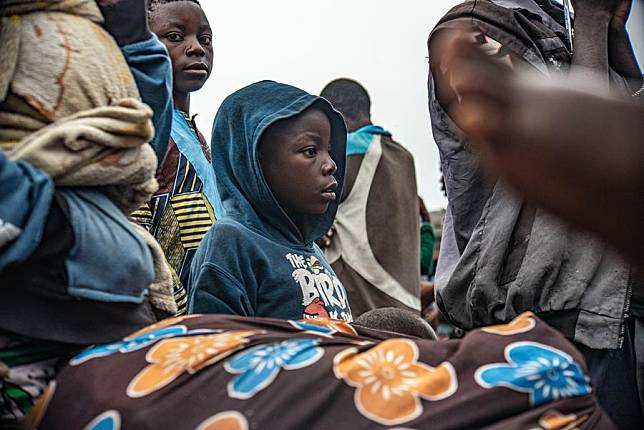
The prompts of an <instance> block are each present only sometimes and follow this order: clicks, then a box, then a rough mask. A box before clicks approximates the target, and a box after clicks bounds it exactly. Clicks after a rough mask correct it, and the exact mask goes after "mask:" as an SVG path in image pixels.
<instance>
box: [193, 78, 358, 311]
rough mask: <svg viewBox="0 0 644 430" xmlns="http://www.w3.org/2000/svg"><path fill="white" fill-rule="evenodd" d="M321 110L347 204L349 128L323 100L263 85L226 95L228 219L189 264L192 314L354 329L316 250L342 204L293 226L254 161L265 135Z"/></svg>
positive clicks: (223, 136)
mask: <svg viewBox="0 0 644 430" xmlns="http://www.w3.org/2000/svg"><path fill="white" fill-rule="evenodd" d="M313 105H315V106H316V107H318V108H319V109H321V110H322V111H323V112H324V113H326V115H327V117H328V119H329V122H330V123H331V153H332V157H333V160H334V161H335V163H336V164H337V167H338V168H337V171H336V172H335V175H334V176H335V179H336V181H337V182H338V189H337V191H336V195H337V196H338V199H339V196H341V195H342V185H343V182H344V171H345V161H346V126H345V125H344V120H343V119H342V116H341V115H340V114H339V113H338V112H337V111H335V110H334V109H333V108H332V107H331V105H330V104H329V103H328V102H327V101H326V100H324V99H322V98H320V97H316V96H313V95H310V94H308V93H306V92H304V91H302V90H300V89H298V88H295V87H292V86H289V85H284V84H279V83H276V82H271V81H262V82H258V83H255V84H253V85H250V86H248V87H245V88H242V89H241V90H239V91H237V92H235V93H234V94H232V95H230V96H229V97H228V98H226V100H224V102H223V104H222V105H221V107H220V108H219V111H218V112H217V116H216V118H215V123H214V126H213V132H212V160H213V161H212V163H213V167H214V169H215V171H216V172H217V187H218V190H219V194H220V196H221V199H222V203H223V207H224V211H225V215H224V217H223V218H222V219H220V220H219V222H217V224H215V226H214V227H213V228H212V229H211V230H210V231H209V232H208V233H207V235H206V236H205V237H204V239H203V241H202V242H201V245H200V247H199V249H198V251H197V254H196V256H195V258H194V261H193V264H192V271H191V276H190V285H189V289H188V294H189V298H188V312H190V313H224V314H235V315H243V316H257V317H272V318H281V319H301V318H306V317H318V316H319V317H329V318H334V319H342V320H348V321H351V320H352V317H351V309H350V307H349V303H348V299H347V293H346V291H345V289H344V287H343V286H342V284H341V283H340V280H339V279H338V278H337V276H336V275H335V273H334V272H333V269H331V266H330V265H329V264H328V262H327V261H326V259H325V258H324V255H323V253H322V251H321V250H320V248H318V246H317V245H315V243H314V240H316V239H318V238H320V237H322V236H323V235H324V234H325V233H326V232H327V231H328V230H329V228H330V227H331V225H332V224H333V220H334V218H335V214H336V211H337V209H338V200H336V201H334V202H332V203H331V204H329V207H328V209H327V211H326V212H325V213H324V214H322V215H309V216H306V217H303V218H305V219H304V220H303V221H302V220H300V221H298V225H296V224H295V223H294V222H293V220H291V218H290V217H289V216H288V215H287V214H286V213H285V212H284V210H283V209H282V207H281V206H280V205H279V203H278V202H277V200H276V199H275V197H274V196H273V193H272V192H271V190H270V188H269V186H268V183H267V182H266V179H265V178H264V174H263V172H262V168H261V166H260V162H259V157H258V145H259V141H260V138H261V136H262V134H263V133H264V131H266V129H267V128H268V127H269V126H270V125H271V124H273V123H275V122H276V121H278V120H281V119H286V118H291V117H293V116H296V115H298V114H300V113H302V112H303V111H304V110H306V109H307V108H309V107H311V106H313Z"/></svg>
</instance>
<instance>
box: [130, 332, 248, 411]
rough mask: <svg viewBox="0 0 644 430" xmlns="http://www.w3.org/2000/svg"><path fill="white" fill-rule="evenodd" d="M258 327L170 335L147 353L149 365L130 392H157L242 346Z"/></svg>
mask: <svg viewBox="0 0 644 430" xmlns="http://www.w3.org/2000/svg"><path fill="white" fill-rule="evenodd" d="M254 334H257V332H256V331H247V330H243V331H230V332H226V333H220V334H212V335H205V336H188V337H177V338H172V339H166V340H163V341H160V342H159V343H157V344H156V345H155V346H154V347H152V348H151V349H150V350H149V351H148V353H147V354H146V356H145V359H146V360H147V362H148V363H150V365H149V366H147V367H146V368H144V369H143V370H142V371H141V372H139V373H138V374H137V375H136V376H135V377H134V379H132V381H131V382H130V384H129V385H128V387H127V395H128V396H129V397H132V398H139V397H144V396H147V395H148V394H150V393H153V392H155V391H157V390H159V389H161V388H163V387H165V386H166V385H168V384H169V383H170V382H172V381H174V380H175V379H177V378H178V377H179V376H180V375H182V374H183V373H184V372H187V373H189V374H195V373H197V372H198V371H200V370H201V369H203V368H204V367H207V366H210V365H212V364H214V363H216V362H218V361H219V360H221V359H223V358H225V357H227V356H229V355H230V354H232V353H233V352H235V351H237V350H239V349H241V348H242V347H243V346H244V345H245V344H247V343H248V342H249V340H248V337H250V336H252V335H254Z"/></svg>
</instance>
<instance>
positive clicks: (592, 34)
mask: <svg viewBox="0 0 644 430" xmlns="http://www.w3.org/2000/svg"><path fill="white" fill-rule="evenodd" d="M572 3H573V7H574V8H575V23H574V30H575V31H574V34H575V37H574V43H573V48H574V49H573V51H574V54H573V56H572V65H571V74H573V75H575V76H577V77H578V78H579V79H586V78H592V79H595V80H596V81H597V83H598V84H601V85H602V86H603V87H604V88H605V89H608V87H609V83H610V80H609V74H608V67H609V61H608V27H609V24H610V21H611V19H612V18H613V13H614V11H615V10H616V8H617V5H618V3H619V0H573V2H572Z"/></svg>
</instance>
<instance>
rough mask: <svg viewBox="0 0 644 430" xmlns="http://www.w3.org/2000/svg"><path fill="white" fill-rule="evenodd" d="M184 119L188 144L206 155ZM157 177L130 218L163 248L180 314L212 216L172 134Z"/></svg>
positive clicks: (201, 141) (204, 144)
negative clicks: (154, 186) (145, 200)
mask: <svg viewBox="0 0 644 430" xmlns="http://www.w3.org/2000/svg"><path fill="white" fill-rule="evenodd" d="M185 120H186V121H187V122H188V124H189V125H190V127H191V128H192V130H193V131H194V135H193V137H194V141H193V142H190V144H191V145H199V146H200V147H201V148H202V150H203V152H204V154H205V155H206V157H207V158H208V159H210V151H209V149H208V146H207V145H206V143H205V141H204V138H203V136H202V135H201V133H199V132H198V131H197V128H196V126H195V124H194V121H193V120H192V119H190V118H187V117H186V118H185ZM157 180H158V182H159V190H158V191H157V192H156V193H155V194H154V196H152V199H151V200H150V202H148V204H147V205H145V206H143V207H141V208H140V209H139V210H137V211H136V212H134V213H133V214H132V215H131V216H130V219H131V220H132V221H134V222H136V223H137V224H140V225H142V226H143V227H145V228H146V229H148V230H149V231H150V233H152V234H153V235H154V237H155V238H156V240H157V241H158V242H159V244H160V245H161V248H162V249H163V251H164V252H165V256H166V259H167V260H168V264H169V265H170V267H171V268H172V269H173V272H174V273H173V277H174V297H175V300H176V301H177V307H178V309H179V312H178V314H179V315H181V314H184V313H185V312H186V303H187V295H186V287H187V285H188V278H189V275H190V265H191V263H192V258H193V257H194V254H195V252H196V250H197V248H198V247H199V244H200V243H201V239H203V237H204V235H205V234H206V233H207V232H208V230H210V227H211V226H212V225H213V223H214V222H215V221H216V216H215V212H214V210H213V208H212V205H211V202H209V201H208V198H207V197H206V196H205V194H204V193H203V183H202V181H201V180H200V179H199V176H198V175H197V172H196V171H195V169H194V167H193V165H192V163H190V161H189V160H188V158H186V156H185V155H184V154H182V153H181V152H180V151H179V149H178V147H177V144H176V142H174V140H173V139H172V138H171V139H170V143H169V145H168V152H167V154H166V157H165V159H164V162H163V164H162V165H161V166H160V168H159V170H158V172H157Z"/></svg>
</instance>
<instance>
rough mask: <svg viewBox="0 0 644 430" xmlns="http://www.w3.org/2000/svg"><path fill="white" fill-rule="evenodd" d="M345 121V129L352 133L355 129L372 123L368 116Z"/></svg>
mask: <svg viewBox="0 0 644 430" xmlns="http://www.w3.org/2000/svg"><path fill="white" fill-rule="evenodd" d="M346 123H347V131H348V132H349V133H353V132H355V131H358V130H360V129H361V128H362V127H365V126H367V125H372V124H371V119H370V118H362V119H359V120H354V119H347V120H346Z"/></svg>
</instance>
